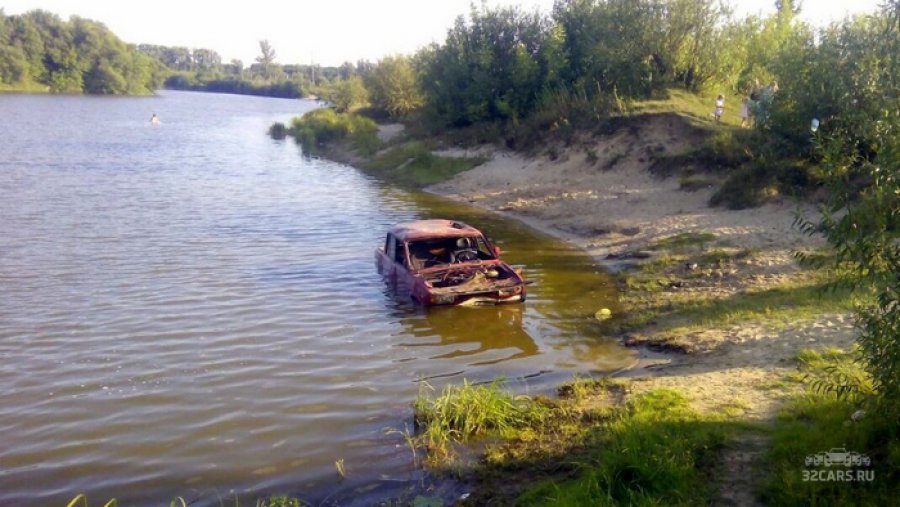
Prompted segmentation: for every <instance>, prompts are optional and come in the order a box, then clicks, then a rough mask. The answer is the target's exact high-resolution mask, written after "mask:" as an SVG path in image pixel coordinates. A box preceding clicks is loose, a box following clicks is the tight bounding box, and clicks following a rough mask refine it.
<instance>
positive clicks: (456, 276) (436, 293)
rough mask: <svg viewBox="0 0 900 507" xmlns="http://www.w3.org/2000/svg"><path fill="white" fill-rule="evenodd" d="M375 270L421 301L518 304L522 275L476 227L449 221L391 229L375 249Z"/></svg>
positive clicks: (522, 295) (522, 291) (420, 222)
mask: <svg viewBox="0 0 900 507" xmlns="http://www.w3.org/2000/svg"><path fill="white" fill-rule="evenodd" d="M375 265H376V267H377V269H378V272H379V273H381V274H382V275H384V277H385V278H386V279H388V280H389V281H390V282H392V283H394V284H396V286H397V287H398V290H401V291H403V292H408V293H409V295H410V297H411V298H412V299H414V300H415V301H417V302H419V303H421V304H423V305H428V306H430V305H469V304H497V303H520V302H523V301H525V293H526V290H525V288H526V286H527V285H528V283H529V282H528V281H526V280H525V279H524V278H523V276H522V273H521V272H520V271H518V270H515V269H513V268H512V267H510V266H509V265H508V264H506V263H505V262H503V261H501V260H500V249H499V248H497V247H496V246H494V245H493V243H491V241H490V240H489V239H488V238H487V236H485V235H484V234H482V233H481V231H479V230H478V229H476V228H474V227H472V226H470V225H467V224H464V223H462V222H458V221H453V220H417V221H414V222H404V223H400V224H397V225H395V226H394V227H392V228H391V229H390V230H389V231H388V233H387V236H386V237H385V242H384V245H383V246H382V247H379V248H378V249H376V251H375Z"/></svg>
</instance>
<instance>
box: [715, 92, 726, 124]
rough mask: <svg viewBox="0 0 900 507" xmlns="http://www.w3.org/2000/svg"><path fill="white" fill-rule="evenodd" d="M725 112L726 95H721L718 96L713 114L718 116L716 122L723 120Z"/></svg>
mask: <svg viewBox="0 0 900 507" xmlns="http://www.w3.org/2000/svg"><path fill="white" fill-rule="evenodd" d="M724 112H725V96H724V95H721V94H720V95H719V96H718V97H716V110H715V111H714V112H713V116H714V117H715V118H716V123H719V121H721V120H722V114H723V113H724Z"/></svg>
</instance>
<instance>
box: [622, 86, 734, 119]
mask: <svg viewBox="0 0 900 507" xmlns="http://www.w3.org/2000/svg"><path fill="white" fill-rule="evenodd" d="M718 93H719V92H705V93H700V94H697V93H692V92H689V91H687V90H684V89H680V88H670V89H669V90H668V91H667V93H666V96H665V98H661V99H654V100H642V101H636V102H633V103H631V104H630V105H629V111H630V112H631V113H633V114H660V113H675V114H678V115H681V116H684V117H686V118H688V119H690V120H691V121H692V122H694V123H696V124H698V125H704V126H718V127H720V128H730V127H738V126H740V124H741V118H740V116H739V115H738V112H739V111H740V107H741V98H740V97H739V96H737V95H734V96H726V97H725V113H724V114H723V115H722V121H721V122H720V123H718V124H716V123H715V121H714V120H713V118H712V117H711V116H710V113H712V112H713V110H714V109H715V103H716V95H718Z"/></svg>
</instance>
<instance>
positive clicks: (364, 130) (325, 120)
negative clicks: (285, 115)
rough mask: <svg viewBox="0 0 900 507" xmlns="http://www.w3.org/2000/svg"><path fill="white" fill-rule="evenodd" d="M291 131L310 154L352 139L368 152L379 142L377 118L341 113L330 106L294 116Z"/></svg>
mask: <svg viewBox="0 0 900 507" xmlns="http://www.w3.org/2000/svg"><path fill="white" fill-rule="evenodd" d="M290 133H291V135H293V136H294V139H296V140H297V142H299V143H300V144H301V145H302V146H303V150H304V151H306V152H309V153H315V152H318V151H321V150H322V149H323V148H324V147H325V146H326V145H328V144H330V143H336V142H339V141H343V140H349V141H350V142H351V143H352V144H353V146H354V147H355V148H357V149H359V150H360V151H361V152H363V153H365V154H370V153H374V152H375V151H377V149H378V146H379V145H380V142H379V141H378V135H377V133H378V125H377V124H375V122H374V121H372V120H371V119H369V118H365V117H363V116H359V115H355V114H338V113H337V112H335V111H334V110H333V109H330V108H326V109H316V110H315V111H310V112H308V113H306V114H304V115H303V116H300V117H297V118H294V119H293V120H292V121H291V128H290Z"/></svg>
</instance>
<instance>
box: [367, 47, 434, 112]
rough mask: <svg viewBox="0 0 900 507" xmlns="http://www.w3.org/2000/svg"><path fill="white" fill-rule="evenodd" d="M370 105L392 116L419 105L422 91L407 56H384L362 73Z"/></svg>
mask: <svg viewBox="0 0 900 507" xmlns="http://www.w3.org/2000/svg"><path fill="white" fill-rule="evenodd" d="M365 83H366V88H367V89H368V90H369V99H370V100H371V102H372V105H373V106H374V107H376V108H379V109H382V110H384V111H386V112H387V113H388V114H390V115H391V116H392V117H394V118H402V117H404V116H406V115H407V114H409V113H410V112H411V111H413V110H415V109H417V108H419V107H420V106H421V105H422V95H421V93H420V92H419V85H418V82H417V80H416V74H415V70H414V69H413V66H412V64H411V63H410V60H409V58H407V57H405V56H399V55H398V56H388V57H385V58H382V59H381V60H379V61H378V65H376V66H375V67H374V68H373V69H372V70H371V71H370V72H369V74H368V76H366V79H365Z"/></svg>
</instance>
